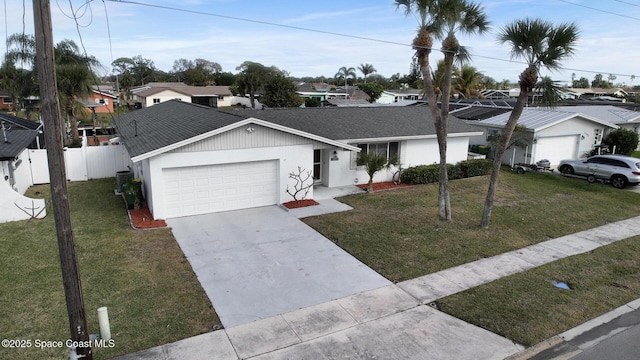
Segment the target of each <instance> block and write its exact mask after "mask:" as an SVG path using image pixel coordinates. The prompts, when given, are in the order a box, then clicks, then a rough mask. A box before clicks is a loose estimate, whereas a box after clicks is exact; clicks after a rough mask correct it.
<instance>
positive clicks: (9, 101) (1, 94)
mask: <svg viewBox="0 0 640 360" xmlns="http://www.w3.org/2000/svg"><path fill="white" fill-rule="evenodd" d="M0 111H16V104H15V103H14V102H13V98H12V97H11V94H9V93H8V92H6V91H4V90H2V89H0Z"/></svg>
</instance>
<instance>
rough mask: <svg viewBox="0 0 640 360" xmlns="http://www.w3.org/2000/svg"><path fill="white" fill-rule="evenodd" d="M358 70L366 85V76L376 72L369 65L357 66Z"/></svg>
mask: <svg viewBox="0 0 640 360" xmlns="http://www.w3.org/2000/svg"><path fill="white" fill-rule="evenodd" d="M358 70H360V72H361V73H362V74H363V75H364V83H365V84H366V83H367V75H369V74H373V73H374V72H376V68H374V67H373V65H371V64H360V66H358Z"/></svg>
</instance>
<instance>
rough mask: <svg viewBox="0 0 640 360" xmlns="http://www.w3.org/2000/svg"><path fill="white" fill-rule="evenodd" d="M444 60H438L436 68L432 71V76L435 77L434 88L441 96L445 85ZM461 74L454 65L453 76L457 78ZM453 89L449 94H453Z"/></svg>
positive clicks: (437, 94) (438, 95)
mask: <svg viewBox="0 0 640 360" xmlns="http://www.w3.org/2000/svg"><path fill="white" fill-rule="evenodd" d="M444 73H445V68H444V60H438V64H437V65H436V69H435V70H434V71H433V72H432V73H431V77H432V78H433V90H434V91H435V92H436V96H437V97H438V98H440V97H441V96H442V88H443V85H444ZM458 75H459V73H458V68H456V67H455V66H454V67H453V72H452V74H451V76H452V77H453V78H457V77H458ZM452 94H453V91H452V92H451V93H450V94H449V96H451V95H452Z"/></svg>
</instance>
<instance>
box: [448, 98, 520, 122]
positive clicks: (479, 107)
mask: <svg viewBox="0 0 640 360" xmlns="http://www.w3.org/2000/svg"><path fill="white" fill-rule="evenodd" d="M449 107H450V111H449V114H451V115H453V116H455V117H457V118H458V119H464V120H485V119H489V118H492V117H494V116H497V115H500V114H504V113H507V112H511V110H513V106H512V105H511V104H510V103H508V102H507V101H504V100H475V101H470V100H466V101H464V102H463V101H460V102H452V103H450V104H449Z"/></svg>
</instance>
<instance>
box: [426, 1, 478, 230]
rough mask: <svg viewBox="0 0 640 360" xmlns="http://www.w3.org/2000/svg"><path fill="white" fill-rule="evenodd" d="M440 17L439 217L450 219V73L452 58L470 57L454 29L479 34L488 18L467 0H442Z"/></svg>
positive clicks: (458, 31)
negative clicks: (448, 155)
mask: <svg viewBox="0 0 640 360" xmlns="http://www.w3.org/2000/svg"><path fill="white" fill-rule="evenodd" d="M439 5H440V6H441V7H440V9H439V19H440V21H442V22H443V24H442V26H443V31H444V34H446V37H445V38H444V39H443V40H442V52H443V53H444V78H443V84H442V94H443V95H444V96H443V97H442V104H441V106H440V118H439V119H438V121H436V124H435V125H436V126H435V127H436V136H437V137H438V148H439V150H440V176H439V183H440V184H439V185H440V198H439V203H440V204H441V205H440V206H441V208H442V207H444V208H443V209H441V212H440V214H439V215H440V219H442V220H445V219H446V220H451V205H450V200H449V185H448V182H449V179H448V175H447V135H448V129H447V127H448V122H449V99H450V97H449V94H450V93H451V78H452V75H453V61H454V60H456V59H457V60H459V61H460V62H464V61H466V60H468V59H469V54H468V52H467V50H466V49H465V48H464V47H463V46H461V45H460V43H459V42H458V39H457V38H456V33H463V34H467V35H473V34H482V33H484V32H485V31H487V29H488V27H489V21H488V20H487V15H486V14H485V12H484V9H483V8H482V7H481V6H480V5H478V4H476V3H473V2H471V1H468V0H448V1H447V0H445V1H441V2H440V3H439Z"/></svg>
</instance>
